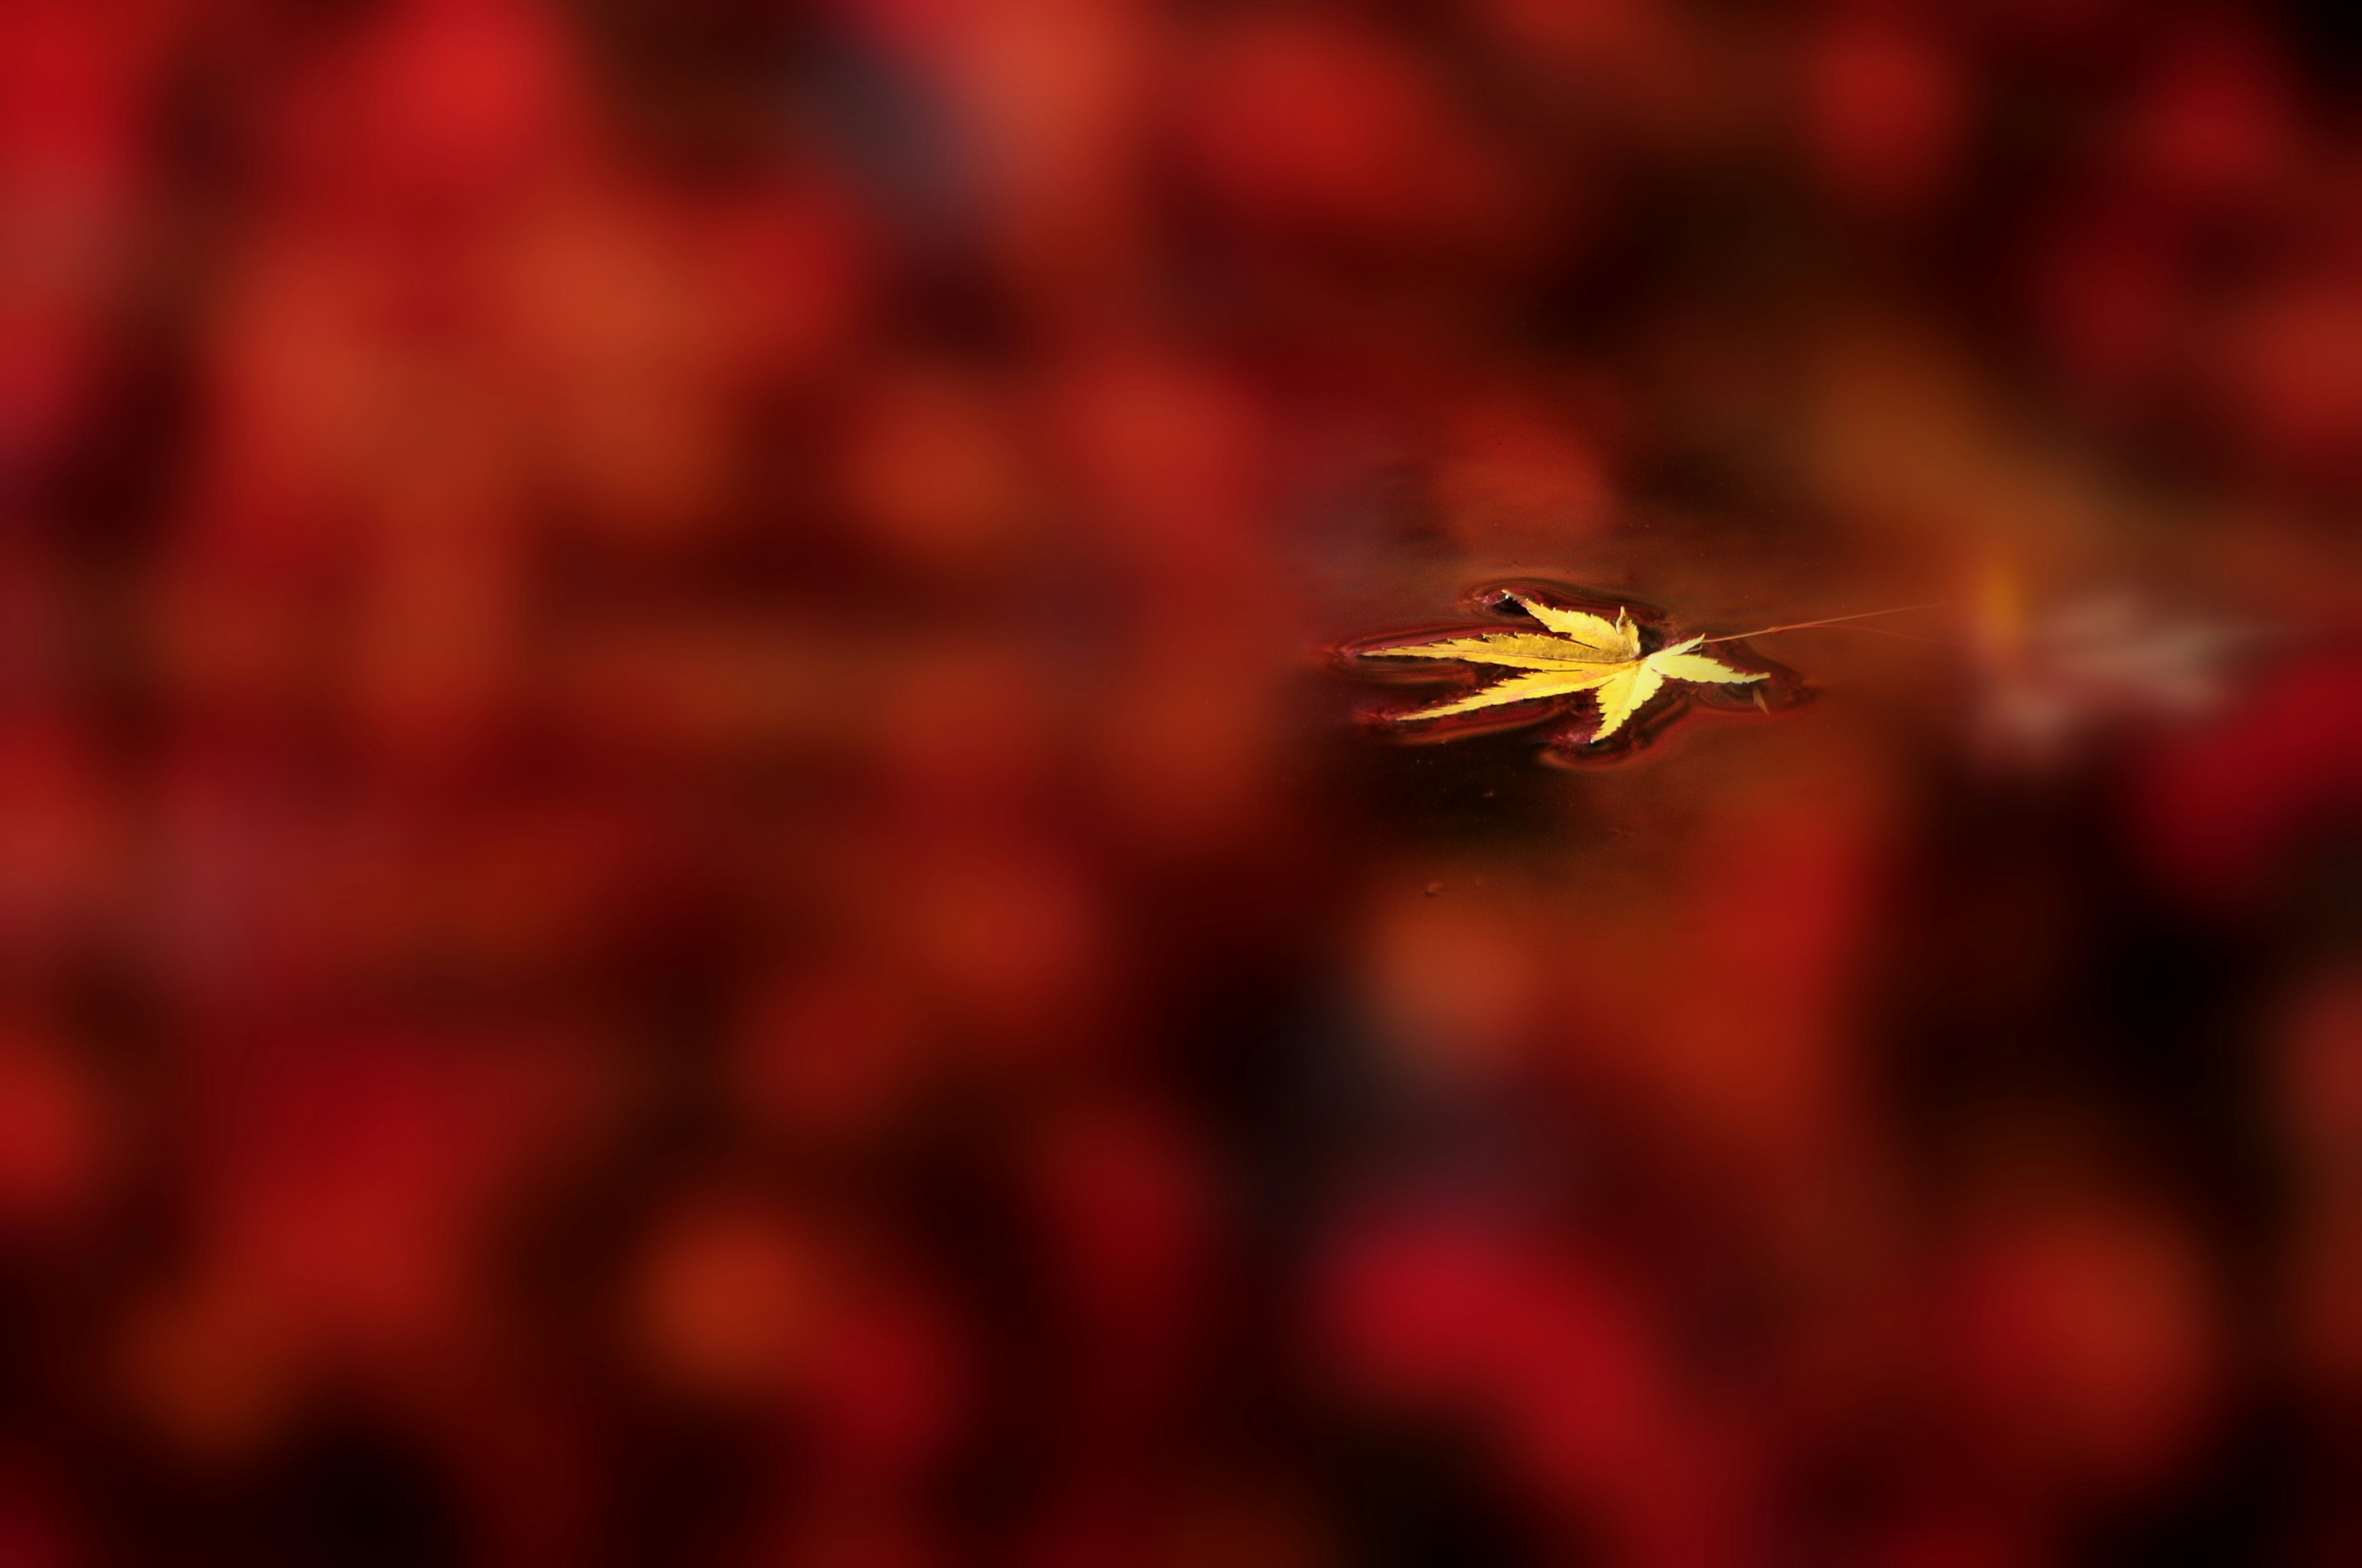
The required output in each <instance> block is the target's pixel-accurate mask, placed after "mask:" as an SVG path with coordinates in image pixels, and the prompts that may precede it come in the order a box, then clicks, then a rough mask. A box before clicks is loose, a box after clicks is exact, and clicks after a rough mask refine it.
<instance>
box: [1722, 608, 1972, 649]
mask: <svg viewBox="0 0 2362 1568" xmlns="http://www.w3.org/2000/svg"><path fill="white" fill-rule="evenodd" d="M1942 607H1943V606H1942V605H1941V604H1940V603H1936V604H1898V605H1896V606H1895V607H1894V608H1893V609H1892V610H1865V611H1863V612H1862V613H1860V614H1859V615H1832V616H1830V617H1828V619H1827V620H1825V621H1792V622H1790V623H1789V624H1786V625H1784V626H1766V627H1764V628H1763V629H1762V630H1760V631H1757V632H1733V633H1731V634H1730V635H1728V636H1723V637H1700V638H1699V639H1698V641H1699V642H1701V643H1737V642H1744V641H1745V640H1746V639H1747V638H1749V637H1768V636H1770V635H1771V634H1773V633H1774V632H1802V631H1806V630H1809V629H1811V628H1812V627H1815V626H1836V625H1840V624H1844V623H1845V622H1848V621H1867V620H1869V619H1871V617H1872V616H1874V615H1904V614H1908V613H1910V612H1912V611H1914V610H1938V609H1941V608H1942ZM1853 630H1855V631H1857V632H1879V633H1882V635H1886V636H1890V637H1904V636H1908V635H1909V634H1908V633H1904V632H1889V631H1886V630H1885V628H1883V627H1881V626H1856V627H1854V628H1853ZM1913 640H1915V641H1924V640H1925V639H1913Z"/></svg>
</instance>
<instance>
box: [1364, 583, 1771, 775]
mask: <svg viewBox="0 0 2362 1568" xmlns="http://www.w3.org/2000/svg"><path fill="white" fill-rule="evenodd" d="M1506 597H1507V599H1508V601H1509V602H1511V603H1513V604H1516V605H1517V606H1518V608H1519V609H1521V610H1523V611H1525V613H1527V614H1529V615H1531V616H1532V617H1533V618H1534V619H1535V621H1537V622H1538V623H1540V625H1541V626H1542V628H1543V629H1542V630H1541V631H1540V632H1483V633H1478V634H1476V635H1473V636H1461V637H1445V638H1441V639H1440V640H1438V641H1435V642H1431V643H1413V644H1411V645H1409V646H1405V647H1398V648H1371V649H1369V650H1367V651H1368V654H1369V656H1370V657H1375V658H1442V659H1453V660H1457V661H1458V662H1460V663H1462V664H1483V665H1494V666H1498V667H1501V668H1508V669H1514V670H1518V671H1520V672H1521V673H1519V674H1516V675H1512V676H1510V677H1508V678H1507V679H1505V680H1496V681H1495V682H1494V683H1493V684H1492V685H1490V686H1486V687H1483V688H1480V689H1479V690H1474V691H1471V692H1470V693H1469V694H1468V695H1467V696H1465V697H1459V698H1454V699H1453V700H1452V701H1449V702H1443V703H1439V704H1438V705H1437V706H1435V707H1432V708H1422V709H1419V710H1418V712H1412V713H1406V714H1404V715H1402V716H1403V717H1404V718H1405V719H1440V718H1443V717H1445V716H1446V715H1448V714H1451V713H1466V712H1473V711H1474V710H1476V709H1478V708H1494V707H1499V706H1501V705H1502V704H1504V703H1508V702H1531V701H1540V700H1541V699H1543V698H1547V697H1567V696H1572V695H1573V694H1575V693H1577V692H1583V691H1589V692H1592V693H1594V694H1595V698H1596V700H1597V701H1598V703H1599V727H1598V728H1597V729H1595V730H1594V731H1593V732H1592V734H1591V739H1592V742H1593V744H1597V743H1598V742H1600V741H1604V740H1606V738H1607V737H1608V736H1610V735H1612V734H1615V733H1616V732H1617V730H1620V729H1622V728H1623V727H1624V725H1625V723H1626V722H1627V721H1628V720H1629V719H1630V718H1631V717H1632V715H1633V714H1635V713H1637V712H1639V711H1640V710H1641V708H1642V707H1644V706H1646V705H1647V703H1648V701H1649V700H1650V698H1651V697H1654V696H1655V695H1656V694H1657V692H1658V691H1659V690H1661V688H1662V687H1663V686H1664V684H1665V682H1666V681H1668V680H1690V681H1705V682H1712V683H1714V684H1716V685H1734V684H1738V683H1740V682H1744V681H1749V680H1760V679H1763V673H1762V672H1761V671H1760V670H1753V671H1750V670H1742V669H1733V668H1731V667H1730V666H1728V665H1727V664H1723V663H1720V662H1718V661H1716V660H1715V659H1711V658H1708V657H1706V656H1705V655H1704V654H1701V653H1693V652H1691V651H1690V650H1691V649H1693V648H1694V647H1696V646H1698V645H1699V644H1700V643H1701V642H1703V641H1704V640H1705V639H1704V638H1701V637H1692V638H1690V639H1689V640H1688V641H1687V642H1683V643H1675V644H1673V645H1672V646H1669V647H1663V648H1660V649H1658V650H1657V651H1656V652H1655V653H1652V654H1644V653H1642V652H1641V651H1640V629H1639V627H1638V626H1636V625H1634V624H1632V620H1631V617H1630V616H1628V615H1627V614H1626V613H1624V612H1623V611H1622V610H1620V609H1619V610H1618V611H1617V613H1616V619H1615V620H1613V621H1609V620H1606V618H1604V617H1602V616H1598V615H1592V614H1587V613H1584V612H1583V611H1580V610H1566V609H1562V608H1560V607H1559V606H1557V605H1554V604H1543V603H1540V602H1537V601H1535V600H1531V599H1527V598H1523V597H1521V596H1519V595H1518V594H1514V593H1513V594H1508V595H1507V596H1506Z"/></svg>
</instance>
